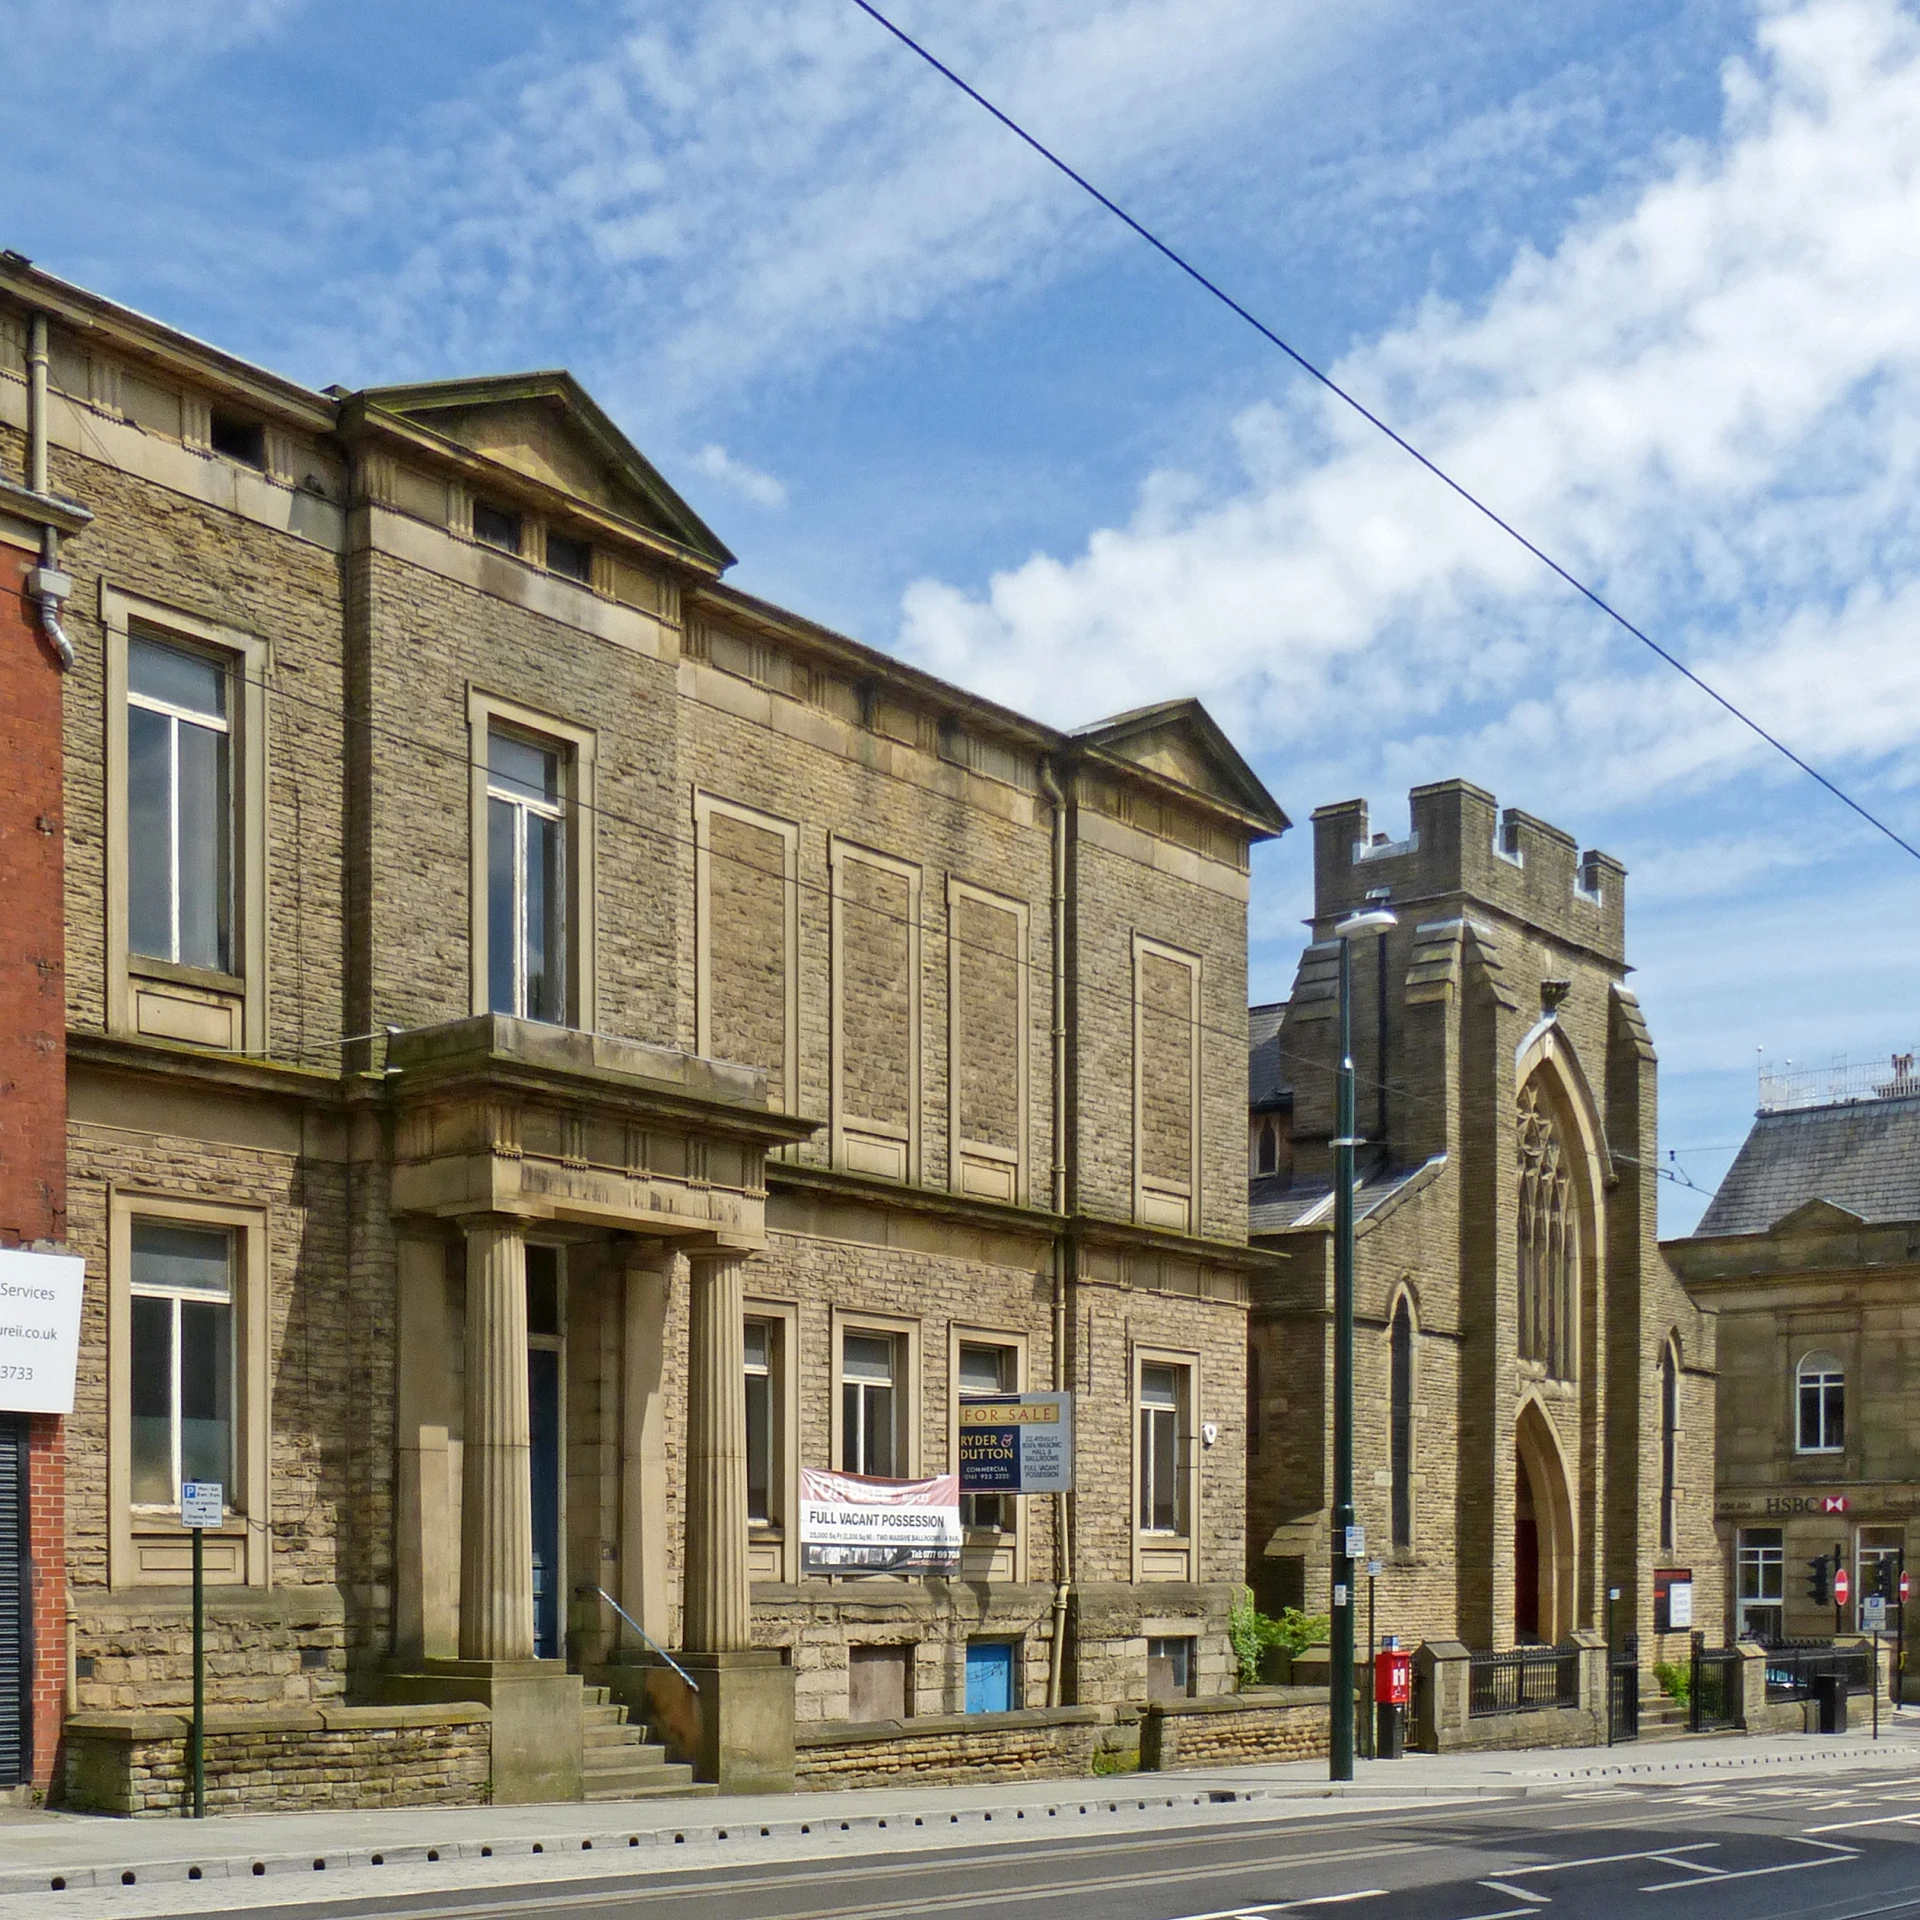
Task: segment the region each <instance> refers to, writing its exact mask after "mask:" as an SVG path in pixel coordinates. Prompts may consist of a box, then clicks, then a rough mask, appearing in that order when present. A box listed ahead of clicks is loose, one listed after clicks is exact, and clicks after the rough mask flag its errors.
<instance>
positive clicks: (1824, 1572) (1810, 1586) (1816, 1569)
mask: <svg viewBox="0 0 1920 1920" xmlns="http://www.w3.org/2000/svg"><path fill="white" fill-rule="evenodd" d="M1807 1598H1808V1599H1809V1600H1811V1601H1812V1602H1813V1604H1814V1605H1815V1606H1816V1607H1830V1606H1832V1605H1833V1562H1832V1560H1831V1559H1830V1558H1829V1557H1828V1556H1827V1555H1826V1554H1824V1553H1821V1554H1816V1555H1815V1556H1814V1557H1813V1558H1812V1559H1811V1560H1809V1561H1808V1562H1807Z"/></svg>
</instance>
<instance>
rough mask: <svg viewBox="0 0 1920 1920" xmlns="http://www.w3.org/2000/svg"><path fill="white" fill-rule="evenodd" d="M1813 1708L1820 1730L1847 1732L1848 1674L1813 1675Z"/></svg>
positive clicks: (1825, 1731) (1823, 1731) (1824, 1731)
mask: <svg viewBox="0 0 1920 1920" xmlns="http://www.w3.org/2000/svg"><path fill="white" fill-rule="evenodd" d="M1813 1708H1814V1713H1815V1715H1816V1716H1817V1718H1818V1721H1819V1730H1820V1732H1822V1733H1845V1732H1846V1730H1847V1676H1846V1675H1845V1674H1844V1673H1816V1674H1815V1675H1814V1676H1813Z"/></svg>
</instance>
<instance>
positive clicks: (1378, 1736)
mask: <svg viewBox="0 0 1920 1920" xmlns="http://www.w3.org/2000/svg"><path fill="white" fill-rule="evenodd" d="M1373 1720H1374V1727H1373V1753H1374V1758H1375V1759H1376V1760H1404V1759H1405V1758H1406V1757H1407V1710H1406V1708H1405V1707H1403V1706H1401V1705H1400V1703H1399V1702H1398V1701H1396V1700H1382V1701H1381V1702H1380V1704H1379V1705H1378V1706H1377V1707H1375V1708H1374V1710H1373Z"/></svg>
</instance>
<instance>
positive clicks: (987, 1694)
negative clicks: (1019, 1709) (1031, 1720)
mask: <svg viewBox="0 0 1920 1920" xmlns="http://www.w3.org/2000/svg"><path fill="white" fill-rule="evenodd" d="M967 1711H968V1712H969V1713H1011V1712H1012V1711H1013V1644H1012V1642H1011V1641H1007V1640H969V1641H968V1642H967Z"/></svg>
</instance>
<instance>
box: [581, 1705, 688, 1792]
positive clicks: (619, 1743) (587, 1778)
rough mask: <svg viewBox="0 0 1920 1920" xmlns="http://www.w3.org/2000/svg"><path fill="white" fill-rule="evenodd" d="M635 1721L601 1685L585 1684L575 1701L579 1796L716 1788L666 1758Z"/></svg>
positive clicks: (646, 1729)
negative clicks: (578, 1745)
mask: <svg viewBox="0 0 1920 1920" xmlns="http://www.w3.org/2000/svg"><path fill="white" fill-rule="evenodd" d="M648 1732H649V1729H648V1728H647V1727H645V1726H635V1725H634V1724H633V1723H632V1722H631V1721H629V1720H628V1718H627V1710H626V1708H625V1707H623V1706H621V1705H620V1704H619V1703H618V1702H617V1701H615V1700H614V1699H613V1698H612V1697H611V1695H610V1693H609V1692H608V1690H607V1689H606V1688H605V1687H593V1686H590V1687H587V1688H585V1689H584V1690H583V1692H582V1695H581V1705H580V1797H581V1799H583V1800H660V1799H667V1798H672V1797H692V1796H697V1795H705V1794H711V1793H714V1792H717V1791H718V1789H717V1788H714V1787H711V1786H703V1785H701V1784H699V1783H698V1782H697V1781H696V1780H695V1779H694V1777H693V1769H692V1768H691V1767H687V1766H681V1765H679V1764H677V1763H676V1762H674V1761H671V1760H669V1759H668V1758H667V1750H666V1748H665V1747H663V1746H659V1745H657V1744H655V1743H654V1742H653V1741H651V1740H649V1739H648V1737H647V1735H648Z"/></svg>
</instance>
